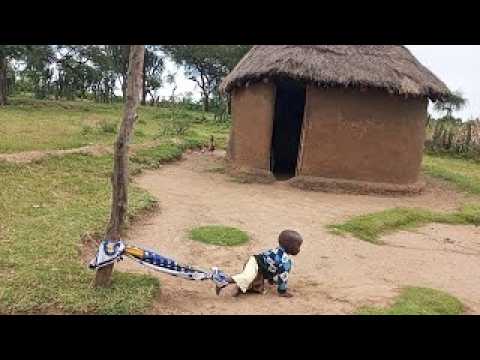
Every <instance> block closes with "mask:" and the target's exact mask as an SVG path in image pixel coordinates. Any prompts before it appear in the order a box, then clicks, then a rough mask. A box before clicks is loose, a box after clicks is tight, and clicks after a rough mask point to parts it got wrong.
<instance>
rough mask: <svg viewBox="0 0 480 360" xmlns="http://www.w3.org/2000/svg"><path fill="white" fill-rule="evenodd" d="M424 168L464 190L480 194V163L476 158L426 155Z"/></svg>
mask: <svg viewBox="0 0 480 360" xmlns="http://www.w3.org/2000/svg"><path fill="white" fill-rule="evenodd" d="M423 170H424V171H425V173H426V174H428V175H430V176H433V177H436V178H439V179H442V180H446V181H448V182H451V183H452V184H454V185H456V187H457V188H458V189H460V190H462V191H466V192H469V193H471V194H477V195H478V194H480V163H478V162H476V161H474V160H468V159H459V158H453V157H446V156H432V155H425V156H424V157H423Z"/></svg>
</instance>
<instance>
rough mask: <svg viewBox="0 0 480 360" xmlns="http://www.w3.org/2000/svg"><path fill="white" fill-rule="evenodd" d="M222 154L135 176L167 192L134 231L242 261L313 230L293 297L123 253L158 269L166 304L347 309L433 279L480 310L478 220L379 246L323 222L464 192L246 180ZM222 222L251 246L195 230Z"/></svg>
mask: <svg viewBox="0 0 480 360" xmlns="http://www.w3.org/2000/svg"><path fill="white" fill-rule="evenodd" d="M222 161H223V154H222V153H220V152H219V153H215V154H199V153H192V154H188V155H185V159H184V160H183V161H181V162H179V163H176V164H172V165H166V166H164V167H162V168H161V169H159V170H155V171H148V172H145V173H144V174H143V175H141V176H140V177H138V178H137V179H136V182H137V184H138V185H139V186H140V187H142V188H144V189H147V190H148V191H150V192H151V193H152V194H153V195H155V196H156V197H157V198H158V199H159V200H160V207H161V210H160V212H159V213H158V214H155V215H154V216H152V217H150V218H149V219H145V220H144V221H141V222H140V223H138V224H136V225H135V226H134V227H133V228H132V229H131V230H130V232H129V234H128V236H127V239H128V240H130V241H131V242H132V243H136V244H139V245H142V246H145V247H147V248H152V249H154V250H156V251H158V252H159V253H161V254H165V255H167V256H170V257H173V258H174V259H176V260H178V261H180V262H184V263H188V264H192V265H198V266H203V267H210V266H219V267H221V268H222V269H224V270H225V271H227V272H230V273H235V272H237V271H239V270H241V268H242V266H243V264H244V262H245V260H246V259H247V257H248V255H249V254H252V253H255V252H257V251H260V250H263V249H267V248H270V247H272V246H275V245H276V237H277V235H278V233H279V232H280V231H281V230H283V229H286V228H292V229H296V230H298V231H299V232H300V233H301V234H302V235H303V236H304V239H305V243H304V247H303V248H302V253H301V254H300V255H299V256H297V257H296V259H295V261H296V264H295V267H294V269H293V273H292V276H291V280H290V287H291V290H292V292H293V294H294V295H295V297H294V298H292V299H284V298H279V297H278V296H277V295H276V293H275V289H274V288H271V289H269V291H268V293H267V294H266V295H263V296H262V295H247V296H240V297H239V298H222V297H216V296H215V293H214V289H213V285H212V283H210V282H193V281H186V280H181V279H177V278H174V277H170V276H166V275H159V274H158V273H156V272H154V271H151V270H148V269H145V268H144V267H141V266H140V265H138V264H136V263H133V262H130V261H123V262H121V263H120V264H119V265H118V267H117V268H118V269H119V270H128V271H138V272H148V273H150V274H155V275H156V276H159V277H160V280H161V291H160V294H159V297H158V299H157V302H156V304H155V307H154V309H153V310H152V312H153V313H158V314H345V313H350V312H352V311H354V310H355V308H357V307H358V306H361V305H369V304H375V305H382V304H386V303H388V302H389V301H390V300H391V299H392V297H394V296H395V295H396V294H397V292H398V288H399V286H404V285H414V286H426V287H432V288H436V289H441V290H445V291H448V292H450V293H451V294H453V295H455V296H457V297H458V298H459V299H461V300H462V301H463V302H464V303H465V304H466V305H467V306H468V307H469V308H470V309H471V311H473V312H475V313H480V282H479V281H478V278H479V277H480V261H479V260H480V258H479V257H480V229H478V228H475V227H473V226H446V225H429V226H425V227H423V228H422V229H420V230H418V231H417V232H414V233H413V232H401V233H397V234H394V235H391V236H388V237H385V238H384V240H385V241H386V242H387V245H384V246H377V245H373V244H370V243H367V242H364V241H361V240H358V239H355V238H348V237H347V238H342V237H338V236H335V235H332V234H329V233H328V232H327V231H326V229H325V227H324V226H325V225H326V224H330V223H334V222H339V221H342V220H344V219H346V218H348V217H350V216H353V215H358V214H363V213H367V212H372V211H379V210H383V209H387V208H391V207H394V206H418V207H427V208H433V209H436V210H451V209H454V208H456V207H457V206H458V205H459V204H461V203H462V201H464V200H465V197H464V196H463V195H460V194H458V193H455V192H454V191H451V190H448V189H445V188H444V187H440V186H438V185H437V184H431V185H430V186H429V189H428V190H427V191H426V193H425V194H423V195H421V196H418V197H406V198H405V197H403V198H400V197H399V198H394V197H375V196H355V195H338V194H327V193H314V192H304V191H300V190H298V189H294V188H291V187H290V186H288V185H287V184H285V183H282V182H277V183H275V184H273V185H261V184H240V183H235V182H232V181H231V180H230V178H229V177H228V176H227V175H224V174H221V173H214V172H211V171H208V169H214V168H218V167H220V166H222ZM207 224H223V225H230V226H235V227H238V228H241V229H243V230H245V231H247V232H248V233H249V234H250V235H251V237H252V240H251V241H250V242H249V244H248V245H246V246H240V247H230V248H226V247H215V246H211V245H204V244H201V243H198V242H194V241H191V240H189V239H188V237H187V231H188V229H189V228H191V227H194V226H200V225H207Z"/></svg>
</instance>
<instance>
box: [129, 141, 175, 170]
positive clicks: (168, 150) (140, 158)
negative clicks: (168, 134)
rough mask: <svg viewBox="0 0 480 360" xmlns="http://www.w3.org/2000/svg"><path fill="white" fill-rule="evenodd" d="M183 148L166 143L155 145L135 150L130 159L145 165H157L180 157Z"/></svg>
mask: <svg viewBox="0 0 480 360" xmlns="http://www.w3.org/2000/svg"><path fill="white" fill-rule="evenodd" d="M182 153H183V149H182V147H181V146H180V145H177V144H172V143H167V144H162V145H159V146H156V147H152V148H148V149H142V150H139V151H137V152H136V153H135V154H134V155H133V156H132V157H131V161H132V162H134V163H137V164H141V165H145V166H147V167H153V168H155V167H158V166H160V165H161V164H163V163H168V162H171V161H175V160H178V159H180V158H181V157H182Z"/></svg>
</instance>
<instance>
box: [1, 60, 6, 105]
mask: <svg viewBox="0 0 480 360" xmlns="http://www.w3.org/2000/svg"><path fill="white" fill-rule="evenodd" d="M3 105H7V59H6V58H4V57H3V58H0V106H3Z"/></svg>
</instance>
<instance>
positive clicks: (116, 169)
mask: <svg viewBox="0 0 480 360" xmlns="http://www.w3.org/2000/svg"><path fill="white" fill-rule="evenodd" d="M144 51H145V46H144V45H131V49H130V54H129V59H130V61H129V66H128V78H127V99H126V103H125V108H124V113H123V121H122V124H121V126H120V131H119V132H118V137H117V141H116V142H115V151H114V158H113V175H112V210H111V214H110V222H109V224H108V226H107V230H106V235H105V238H106V239H107V240H120V231H121V229H122V226H123V224H124V221H125V216H126V213H127V207H128V196H127V195H128V191H127V190H128V144H129V142H130V136H131V134H132V131H133V124H134V122H135V119H136V111H137V107H138V103H139V101H140V95H141V91H142V72H143V57H144ZM112 271H113V264H112V265H109V266H106V267H104V268H102V269H100V270H98V271H97V274H96V278H95V286H109V285H110V282H111V275H112Z"/></svg>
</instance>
